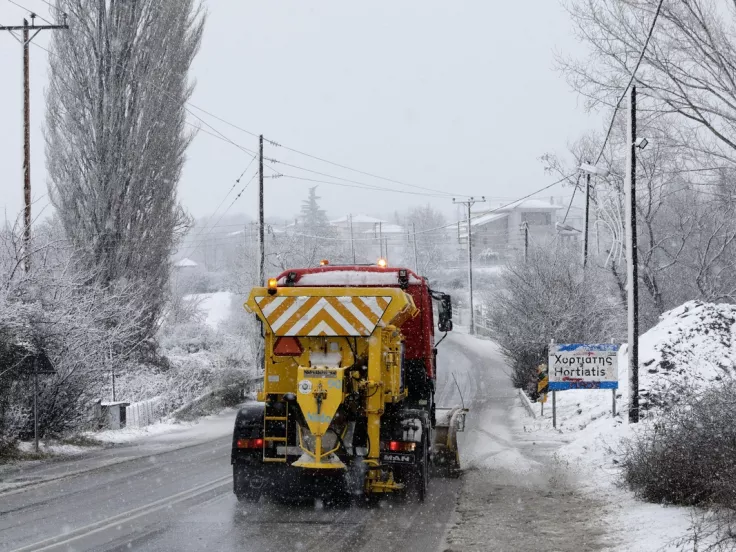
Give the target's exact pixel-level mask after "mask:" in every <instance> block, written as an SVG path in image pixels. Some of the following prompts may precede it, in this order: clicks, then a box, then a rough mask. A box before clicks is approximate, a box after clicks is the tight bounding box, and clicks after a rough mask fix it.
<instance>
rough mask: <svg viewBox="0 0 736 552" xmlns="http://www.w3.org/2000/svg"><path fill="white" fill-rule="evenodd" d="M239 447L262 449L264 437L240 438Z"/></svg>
mask: <svg viewBox="0 0 736 552" xmlns="http://www.w3.org/2000/svg"><path fill="white" fill-rule="evenodd" d="M237 445H238V448H239V449H260V448H263V439H260V438H259V439H238V443H237Z"/></svg>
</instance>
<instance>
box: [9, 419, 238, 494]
mask: <svg viewBox="0 0 736 552" xmlns="http://www.w3.org/2000/svg"><path fill="white" fill-rule="evenodd" d="M236 412H237V409H234V408H228V409H225V410H223V411H222V412H220V413H219V414H216V415H211V416H206V417H203V418H200V419H199V420H197V421H194V422H173V421H163V422H160V423H157V424H154V425H151V426H148V427H145V428H140V429H132V428H127V429H121V430H108V431H102V432H90V433H89V434H87V435H88V436H89V437H91V438H94V439H96V440H97V441H99V442H100V443H101V446H98V447H79V446H72V445H55V444H52V443H49V444H48V446H47V445H46V444H45V443H43V442H42V443H41V447H40V448H41V452H43V453H47V454H49V455H50V457H49V458H47V459H44V460H34V461H27V462H21V463H17V464H6V465H3V466H0V493H5V492H9V491H14V490H16V489H19V488H22V487H25V486H28V485H34V484H38V483H44V482H47V481H53V480H56V479H61V478H65V477H72V476H75V475H79V474H81V473H85V472H88V471H91V470H96V469H100V468H104V467H107V466H111V465H115V464H119V463H121V462H128V461H131V460H136V459H138V458H145V457H148V456H153V455H156V454H162V453H165V452H170V451H173V450H178V449H181V448H186V447H191V446H196V445H199V444H203V443H207V442H209V441H213V440H216V439H221V438H224V437H226V436H229V435H231V433H232V430H233V423H234V421H235V414H236ZM32 446H33V444H32V443H23V444H22V447H23V448H24V449H27V450H28V451H30V450H31V449H32Z"/></svg>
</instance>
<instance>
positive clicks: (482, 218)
mask: <svg viewBox="0 0 736 552" xmlns="http://www.w3.org/2000/svg"><path fill="white" fill-rule="evenodd" d="M561 209H564V207H563V206H562V205H557V204H555V203H554V202H549V201H546V200H542V199H525V200H521V201H517V202H515V203H512V204H510V205H506V206H503V207H499V208H496V209H491V210H490V211H486V212H485V213H484V212H482V211H481V212H476V213H473V215H472V217H471V222H470V226H471V229H472V235H473V250H474V251H476V250H477V251H478V253H477V255H478V256H479V258H482V257H484V256H485V257H488V258H489V259H490V258H495V257H499V256H505V255H507V254H508V253H510V252H511V251H518V250H520V249H523V248H524V240H525V230H524V226H525V225H526V226H527V227H528V237H529V242H530V243H533V244H536V245H541V244H544V243H548V242H549V241H551V240H553V239H554V238H555V235H556V223H557V213H558V211H560V210H561ZM458 234H459V236H458V237H459V239H460V242H461V243H462V242H463V241H464V242H465V243H466V244H467V239H468V231H467V223H466V224H465V228H460V230H459V232H458Z"/></svg>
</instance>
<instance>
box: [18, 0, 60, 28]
mask: <svg viewBox="0 0 736 552" xmlns="http://www.w3.org/2000/svg"><path fill="white" fill-rule="evenodd" d="M8 2H10V3H11V4H14V5H16V6H18V7H19V8H20V9H22V10H23V11H26V12H28V13H30V14H31V18H33V17H38V18H39V19H41V20H42V21H45V22H46V23H48V24H49V25H54V23H52V22H51V21H49V20H48V19H46V18H45V17H43V16H42V15H39V14H38V13H36V12H35V11H33V10H29V9H28V8H26V7H25V6H22V5H21V4H19V3H18V2H15V1H14V0H8Z"/></svg>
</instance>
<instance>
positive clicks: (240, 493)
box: [233, 464, 262, 504]
mask: <svg viewBox="0 0 736 552" xmlns="http://www.w3.org/2000/svg"><path fill="white" fill-rule="evenodd" d="M233 490H234V491H235V498H237V499H238V502H240V503H246V504H254V503H256V502H258V501H259V500H260V499H261V493H262V489H261V488H260V487H258V488H256V487H254V486H253V485H251V482H250V481H249V477H248V472H247V471H246V469H245V466H240V465H238V464H235V465H233Z"/></svg>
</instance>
